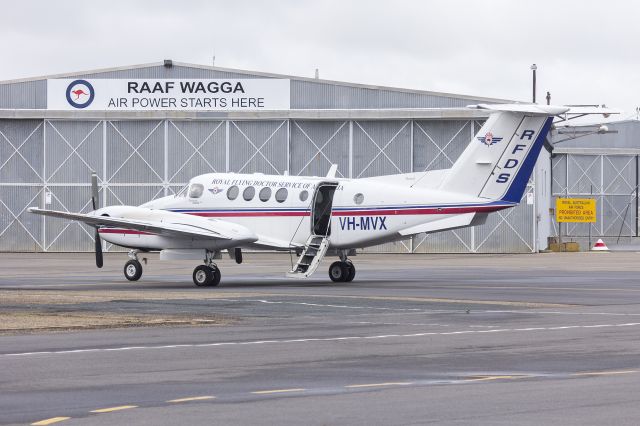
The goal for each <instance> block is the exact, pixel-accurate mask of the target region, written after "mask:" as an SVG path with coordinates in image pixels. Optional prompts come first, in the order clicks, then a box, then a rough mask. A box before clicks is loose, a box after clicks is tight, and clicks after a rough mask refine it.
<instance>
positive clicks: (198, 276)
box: [193, 265, 221, 287]
mask: <svg viewBox="0 0 640 426" xmlns="http://www.w3.org/2000/svg"><path fill="white" fill-rule="evenodd" d="M220 276H221V274H220V270H219V269H218V268H211V267H209V266H207V265H200V266H197V267H196V268H195V269H194V270H193V283H194V284H195V285H197V286H198V287H211V286H217V285H218V284H220Z"/></svg>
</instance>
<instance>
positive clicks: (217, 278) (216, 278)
mask: <svg viewBox="0 0 640 426" xmlns="http://www.w3.org/2000/svg"><path fill="white" fill-rule="evenodd" d="M211 271H212V273H213V280H211V283H210V284H209V285H210V286H212V287H215V286H217V285H218V284H220V278H222V274H221V273H220V269H218V268H217V267H216V268H211Z"/></svg>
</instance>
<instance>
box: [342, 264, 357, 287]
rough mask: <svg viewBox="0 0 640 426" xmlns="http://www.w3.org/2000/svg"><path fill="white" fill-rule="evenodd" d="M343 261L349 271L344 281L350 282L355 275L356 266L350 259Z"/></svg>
mask: <svg viewBox="0 0 640 426" xmlns="http://www.w3.org/2000/svg"><path fill="white" fill-rule="evenodd" d="M344 263H345V264H346V266H347V269H348V270H349V273H348V274H347V278H346V279H345V282H348V283H350V282H351V281H353V279H354V278H355V277H356V267H355V265H354V264H353V263H352V262H351V261H350V260H347V261H346V262H344Z"/></svg>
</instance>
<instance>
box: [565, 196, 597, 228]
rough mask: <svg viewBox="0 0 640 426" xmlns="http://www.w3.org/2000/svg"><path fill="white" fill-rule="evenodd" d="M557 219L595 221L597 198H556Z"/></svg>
mask: <svg viewBox="0 0 640 426" xmlns="http://www.w3.org/2000/svg"><path fill="white" fill-rule="evenodd" d="M556 221H558V222H595V221H596V200H594V199H593V198H556Z"/></svg>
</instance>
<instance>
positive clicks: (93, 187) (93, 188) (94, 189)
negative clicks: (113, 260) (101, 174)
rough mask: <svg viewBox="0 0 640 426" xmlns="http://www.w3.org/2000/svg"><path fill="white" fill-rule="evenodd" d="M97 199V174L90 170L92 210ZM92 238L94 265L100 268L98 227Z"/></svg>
mask: <svg viewBox="0 0 640 426" xmlns="http://www.w3.org/2000/svg"><path fill="white" fill-rule="evenodd" d="M98 200H99V198H98V175H96V172H91V205H92V206H93V210H96V209H97V208H98ZM94 240H95V244H96V246H95V247H96V248H95V250H96V266H97V267H98V268H102V265H103V264H104V262H103V259H102V241H101V240H100V233H99V232H98V227H96V233H95V237H94Z"/></svg>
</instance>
